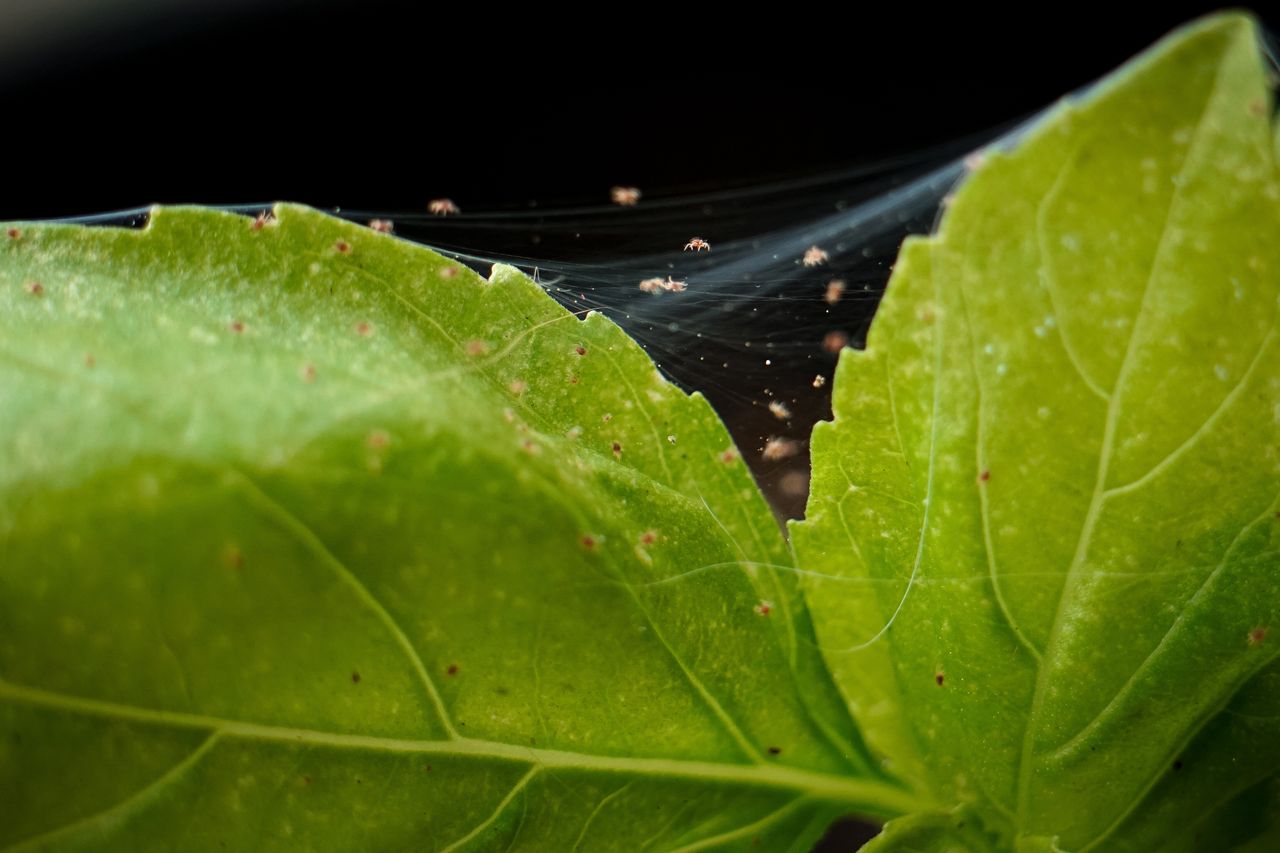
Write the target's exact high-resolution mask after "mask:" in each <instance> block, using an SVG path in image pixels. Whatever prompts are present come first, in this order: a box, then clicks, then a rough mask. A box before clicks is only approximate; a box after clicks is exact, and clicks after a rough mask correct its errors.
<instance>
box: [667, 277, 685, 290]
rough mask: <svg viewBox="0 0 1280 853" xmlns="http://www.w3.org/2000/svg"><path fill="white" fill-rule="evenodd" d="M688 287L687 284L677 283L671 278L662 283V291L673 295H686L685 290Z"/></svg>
mask: <svg viewBox="0 0 1280 853" xmlns="http://www.w3.org/2000/svg"><path fill="white" fill-rule="evenodd" d="M687 286H688V284H687V283H686V282H683V281H675V280H674V279H672V278H671V276H667V280H666V281H664V282H662V289H663V290H668V291H670V292H672V293H684V289H685V288H686V287H687Z"/></svg>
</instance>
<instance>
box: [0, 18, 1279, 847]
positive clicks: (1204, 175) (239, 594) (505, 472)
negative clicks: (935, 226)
mask: <svg viewBox="0 0 1280 853" xmlns="http://www.w3.org/2000/svg"><path fill="white" fill-rule="evenodd" d="M1255 39H1256V34H1255V31H1254V28H1253V25H1252V24H1251V22H1249V21H1248V20H1247V19H1245V18H1242V17H1239V16H1226V17H1219V18H1216V19H1212V20H1209V21H1206V22H1203V23H1201V24H1198V25H1196V26H1194V27H1192V28H1190V29H1188V30H1185V31H1182V32H1180V33H1178V34H1175V36H1173V37H1171V38H1170V39H1169V40H1167V41H1166V42H1164V43H1162V44H1161V45H1160V46H1158V47H1157V48H1156V49H1155V50H1153V51H1152V52H1151V53H1149V54H1148V55H1146V56H1145V57H1143V58H1141V59H1140V60H1138V61H1137V62H1136V63H1135V64H1134V65H1133V66H1131V67H1130V68H1128V69H1126V70H1124V71H1123V72H1121V73H1120V74H1119V75H1118V76H1117V77H1116V78H1114V80H1113V81H1112V82H1109V83H1107V84H1105V85H1103V86H1102V87H1100V88H1099V89H1097V90H1096V91H1094V92H1093V93H1091V94H1090V95H1089V96H1087V97H1086V98H1085V99H1083V100H1081V101H1080V102H1078V103H1076V104H1073V105H1067V106H1063V107H1061V108H1059V109H1058V110H1056V111H1055V112H1054V113H1053V114H1052V115H1051V116H1050V117H1049V118H1047V119H1046V120H1044V121H1043V122H1041V123H1040V125H1039V126H1038V127H1037V129H1036V130H1034V131H1033V132H1032V133H1031V134H1030V135H1029V136H1028V137H1027V138H1026V139H1025V140H1023V141H1021V142H1020V143H1018V144H1017V146H1016V147H1014V148H1013V149H1012V150H1011V151H1009V152H1006V153H991V154H990V155H988V157H987V160H986V162H985V164H984V165H983V166H982V167H981V168H980V169H978V170H977V171H976V172H975V173H974V174H973V175H972V176H971V177H970V178H969V179H968V180H967V181H966V182H965V184H964V186H962V187H961V188H960V190H959V191H958V193H957V194H956V197H955V199H954V201H953V203H952V204H951V205H950V209H949V211H948V213H947V214H946V216H945V218H944V220H943V224H942V227H941V230H940V232H939V234H938V235H936V236H935V237H932V238H929V239H927V240H913V241H910V242H909V243H908V244H907V245H906V246H905V247H904V249H903V253H902V257H901V259H900V262H899V264H898V266H897V269H896V271H895V274H894V277H893V280H892V282H891V283H890V287H889V295H888V297H887V298H886V300H885V303H884V305H883V307H882V311H881V313H880V314H879V316H878V317H877V319H876V322H875V325H874V327H873V329H872V333H871V336H870V347H869V349H868V350H867V351H866V352H862V353H855V352H852V351H847V352H846V353H845V354H844V357H843V358H842V362H841V366H840V370H839V374H838V377H837V381H836V403H835V407H836V420H835V422H834V423H833V424H829V425H823V426H821V427H820V428H819V429H818V430H817V431H816V433H815V437H814V449H815V475H814V493H813V496H812V498H811V503H810V508H809V520H808V521H806V522H804V523H802V524H799V525H796V526H794V527H793V539H794V545H795V550H796V553H797V555H798V557H799V559H800V562H799V564H798V565H799V567H800V570H797V569H796V565H797V564H796V563H795V562H794V561H793V558H792V554H791V551H790V549H789V547H788V545H787V542H786V541H785V540H784V539H783V537H782V536H781V535H780V533H779V531H778V529H777V527H776V525H775V524H774V521H773V518H772V516H771V514H770V512H769V510H768V508H767V507H766V505H765V503H764V501H763V499H762V498H761V496H760V494H759V492H758V491H757V490H756V488H755V486H754V484H753V483H752V481H751V478H750V476H749V474H748V472H747V470H746V468H745V466H744V465H743V464H742V461H741V458H740V456H739V454H738V453H737V451H736V450H735V449H734V448H733V446H732V444H731V442H730V440H729V437H728V435H727V433H726V432H725V430H724V428H723V426H722V425H721V424H720V423H719V421H718V420H717V418H716V417H715V415H714V413H713V412H712V411H711V409H710V407H709V406H708V405H707V404H706V402H705V401H704V400H703V399H702V398H701V397H699V396H698V395H696V394H695V395H693V396H688V395H685V394H684V393H682V392H681V391H679V390H678V389H676V388H674V387H673V386H671V385H670V384H669V383H667V382H666V381H664V380H663V379H662V377H660V376H659V375H658V374H657V373H656V371H655V369H654V367H653V365H652V363H651V362H650V361H649V360H648V358H647V357H646V356H645V354H644V353H643V351H642V350H641V349H640V348H639V347H638V346H637V345H636V344H635V343H634V342H632V341H631V340H630V339H629V338H627V337H626V336H625V335H624V334H623V333H622V332H621V331H620V330H619V329H618V328H617V327H616V326H614V325H613V324H612V323H610V322H609V321H607V320H606V319H604V318H603V317H600V316H598V315H595V314H590V315H586V316H585V317H579V316H575V315H573V314H571V313H569V312H567V311H566V310H564V309H563V308H561V307H559V306H558V305H556V304H555V303H554V302H553V301H552V300H551V299H550V298H549V297H548V296H547V295H546V294H545V293H543V292H542V290H541V289H540V288H539V287H538V286H537V285H536V284H534V283H533V282H531V281H530V280H529V279H527V278H526V277H524V276H523V275H521V274H520V273H519V272H517V271H516V270H514V269H511V268H508V267H502V266H498V267H495V268H494V271H493V273H492V275H491V276H490V277H489V278H488V279H485V278H482V277H480V276H478V275H476V274H475V273H473V272H472V271H470V270H469V269H467V268H465V267H462V266H460V265H458V264H456V263H454V262H451V261H449V260H447V259H445V258H442V257H440V256H439V255H436V254H434V253H432V252H430V251H428V250H426V249H424V248H421V247H418V246H415V245H412V244H409V243H406V242H404V241H400V240H397V239H395V238H393V237H391V236H389V235H386V234H380V233H376V232H374V231H371V230H368V229H364V228H360V227H358V226H355V225H352V224H350V223H346V222H342V221H339V220H336V219H333V218H331V217H328V216H325V215H323V214H320V213H318V212H315V211H312V210H308V209H306V208H302V207H296V206H280V207H278V208H277V209H276V212H275V213H276V215H275V218H274V219H273V220H268V221H258V222H254V221H252V220H250V219H246V218H244V217H241V216H236V215H233V214H229V213H225V212H218V211H211V210H203V209H185V208H175V209H157V210H156V211H155V212H154V213H153V215H152V217H151V220H150V222H149V224H148V226H147V227H146V228H145V229H143V230H139V231H130V230H123V229H110V228H84V227H77V226H65V225H48V224H23V223H19V224H14V225H12V226H4V231H3V232H2V233H0V804H2V806H0V808H2V811H3V819H2V820H0V846H5V847H6V848H12V849H21V850H70V849H84V850H127V851H145V850H157V851H161V850H165V851H167V850H201V849H211V850H218V849H227V850H301V849H307V850H333V851H345V850H352V849H368V850H401V849H413V850H437V851H440V850H505V849H521V850H555V851H561V850H580V851H598V850H627V851H631V850H641V849H648V850H686V851H692V850H710V849H716V850H736V849H743V850H789V851H802V850H805V849H807V848H808V847H809V846H810V845H811V844H812V843H813V842H814V840H815V839H816V838H817V837H818V836H819V835H820V834H821V833H822V832H823V830H824V829H825V828H826V827H827V826H828V825H829V824H830V823H831V821H832V820H833V819H834V818H835V817H837V816H838V815H840V814H845V813H858V814H862V815H866V816H869V817H872V818H882V819H891V818H897V819H896V820H892V821H891V822H890V823H889V824H888V826H887V828H886V830H885V832H884V834H882V836H881V837H880V838H879V839H877V840H876V841H875V842H873V847H874V849H876V850H879V851H904V850H945V849H958V850H974V851H983V850H999V849H1014V848H1017V849H1019V850H1025V851H1033V850H1044V851H1048V850H1053V849H1062V850H1117V851H1120V850H1125V851H1127V850H1150V849H1157V848H1158V849H1186V850H1199V849H1207V848H1214V849H1217V848H1225V847H1231V846H1232V845H1233V844H1237V843H1245V842H1250V843H1253V844H1254V845H1261V846H1258V847H1257V849H1259V850H1261V849H1265V847H1266V845H1267V843H1268V838H1270V840H1271V841H1272V842H1274V841H1275V837H1274V834H1275V833H1276V831H1277V830H1276V824H1277V820H1276V817H1277V814H1280V805H1277V798H1278V797H1280V793H1278V791H1277V783H1276V766H1277V762H1280V668H1278V667H1277V665H1276V664H1275V662H1274V661H1275V650H1276V649H1277V648H1280V645H1278V644H1277V636H1280V592H1278V590H1277V587H1278V585H1280V566H1278V557H1277V552H1278V548H1277V544H1278V542H1280V521H1278V520H1277V512H1278V511H1280V505H1278V504H1277V492H1278V491H1280V446H1278V445H1280V441H1278V436H1280V358H1278V357H1277V351H1276V347H1277V345H1276V340H1275V339H1276V316H1277V306H1278V297H1280V240H1278V239H1277V237H1278V236H1280V228H1278V227H1277V226H1278V225H1280V222H1277V216H1278V211H1280V208H1278V207H1277V198H1278V197H1280V193H1278V192H1277V172H1276V164H1275V154H1274V144H1273V139H1272V136H1271V133H1270V130H1269V128H1270V123H1269V115H1270V99H1269V94H1268V92H1267V91H1266V88H1265V79H1264V74H1263V68H1262V64H1261V61H1260V58H1259V53H1258V49H1257V46H1256V43H1255ZM1273 626H1274V629H1275V633H1269V632H1271V630H1272V627H1273ZM855 721H856V722H855ZM1268 834H1270V835H1268Z"/></svg>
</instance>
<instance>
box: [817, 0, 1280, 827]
mask: <svg viewBox="0 0 1280 853" xmlns="http://www.w3.org/2000/svg"><path fill="white" fill-rule="evenodd" d="M1269 116H1270V93H1269V92H1268V91H1267V88H1266V84H1265V77H1264V70H1263V64H1262V59H1261V57H1260V55H1259V50H1258V46H1257V34H1256V32H1255V28H1254V26H1253V24H1252V22H1251V21H1250V20H1248V19H1247V18H1244V17H1242V16H1238V15H1228V16H1220V17H1216V18H1212V19H1208V20H1206V21H1204V22H1201V23H1199V24H1197V25H1194V26H1193V27H1191V28H1189V29H1187V30H1184V31H1182V32H1179V33H1177V34H1175V35H1174V36H1172V37H1170V38H1169V39H1167V40H1166V41H1165V42H1163V43H1161V44H1160V45H1159V46H1157V47H1156V48H1154V49H1153V50H1152V51H1151V52H1150V53H1148V54H1147V55H1145V56H1144V57H1142V58H1140V59H1139V60H1136V61H1135V63H1134V64H1133V66H1132V67H1130V68H1129V69H1127V70H1125V71H1124V72H1122V73H1120V74H1119V75H1117V76H1116V77H1115V78H1113V79H1111V80H1109V81H1107V82H1105V83H1104V84H1102V85H1101V86H1099V87H1097V88H1096V89H1095V90H1094V91H1091V92H1090V93H1088V94H1087V95H1086V96H1084V97H1083V98H1081V99H1080V100H1079V101H1076V102H1068V103H1066V104H1063V105H1061V106H1060V107H1059V108H1058V109H1056V110H1055V111H1054V113H1053V114H1052V115H1051V116H1050V117H1048V118H1047V119H1045V120H1044V121H1042V122H1041V123H1040V124H1039V125H1037V127H1036V128H1035V129H1034V130H1033V131H1032V132H1031V133H1030V134H1029V135H1028V137H1027V138H1025V139H1023V140H1021V141H1019V142H1018V143H1017V144H1016V145H1015V146H1013V148H1012V150H1009V151H1006V152H989V153H988V154H987V156H986V160H985V163H984V164H982V165H981V166H980V167H979V168H978V169H977V170H976V171H975V172H974V173H972V174H971V175H970V176H969V177H968V178H967V180H966V181H965V184H964V185H963V186H962V187H961V189H960V191H959V192H958V193H957V194H956V196H955V199H954V202H953V203H952V204H951V206H950V207H949V209H948V210H947V212H946V214H945V215H944V217H943V220H942V222H941V225H940V229H939V232H938V233H937V234H936V235H935V236H933V237H931V238H927V239H915V240H912V241H909V243H908V244H907V245H906V246H904V248H903V251H902V254H901V256H900V258H899V262H898V265H897V267H896V268H895V272H894V276H893V279H892V281H891V282H890V285H889V289H888V295H887V297H886V299H885V301H884V303H883V305H882V307H881V310H880V313H879V314H878V315H877V317H876V319H875V323H874V325H873V327H872V330H871V333H870V336H869V339H868V344H869V345H868V349H867V350H866V351H865V352H853V351H846V352H845V353H844V354H843V356H842V359H841V364H840V367H839V370H838V373H837V378H836V382H835V404H834V408H835V415H836V416H835V420H834V422H833V423H829V424H821V425H819V428H818V429H817V430H815V434H814V440H813V451H814V459H815V472H814V484H813V493H812V495H811V499H810V505H809V512H808V519H807V520H806V521H805V522H803V523H800V524H798V525H796V526H795V527H794V528H793V530H794V533H793V537H794V542H795V545H796V549H797V554H798V556H799V558H800V564H801V566H802V568H804V569H805V572H806V574H805V577H806V581H805V583H806V594H807V597H808V600H809V603H810V607H811V610H812V612H813V613H814V618H815V624H816V627H817V631H818V636H819V640H820V642H821V644H822V645H823V648H824V650H825V652H826V655H827V659H828V661H829V663H830V665H831V667H832V670H833V673H834V674H835V677H836V680H837V682H838V683H839V684H840V685H841V687H842V688H843V689H844V691H845V694H846V696H847V697H848V698H849V700H850V703H851V706H852V707H853V710H854V714H855V716H856V717H857V719H858V720H859V722H860V723H861V725H862V727H863V730H864V732H865V735H866V737H867V739H868V741H869V743H870V744H871V745H872V747H874V748H875V749H877V750H878V751H879V752H881V753H882V754H883V755H885V756H886V757H887V758H888V760H889V761H890V763H891V768H892V769H894V770H895V771H896V772H898V773H900V774H901V775H902V776H903V777H904V778H906V779H908V780H911V781H913V782H915V783H916V784H918V785H920V786H922V787H923V788H926V789H927V790H929V791H930V792H931V793H932V795H933V796H934V797H935V798H937V799H938V800H939V801H940V802H944V803H948V802H950V803H972V804H975V805H976V806H977V807H978V809H979V811H980V813H981V814H982V816H983V819H984V821H985V822H986V823H987V825H988V826H991V827H993V828H994V829H996V830H999V831H1000V832H1002V833H1003V834H1004V836H1005V837H1006V839H1007V841H1008V842H1009V843H1011V844H1012V843H1017V844H1019V845H1020V846H1021V847H1022V848H1023V849H1033V848H1035V847H1036V846H1037V845H1041V846H1043V845H1045V844H1053V843H1056V844H1057V845H1059V846H1061V848H1062V849H1066V850H1081V851H1083V850H1152V849H1175V848H1176V849H1183V848H1182V847H1178V845H1183V846H1185V847H1186V849H1207V847H1213V846H1214V845H1213V844H1212V843H1209V844H1207V845H1206V838H1212V837H1214V836H1213V834H1212V832H1210V833H1209V835H1207V836H1206V835H1204V834H1202V832H1203V831H1204V830H1205V829H1206V828H1210V829H1212V830H1213V831H1218V830H1222V829H1223V828H1224V827H1226V826H1227V825H1232V826H1233V827H1234V829H1233V830H1232V832H1233V833H1234V834H1235V835H1241V833H1242V830H1243V829H1246V828H1247V829H1249V831H1250V832H1252V833H1254V834H1256V833H1257V832H1260V831H1262V830H1263V829H1264V828H1266V827H1267V826H1274V825H1275V823H1276V821H1277V816H1280V809H1277V806H1276V789H1277V775H1276V774H1277V767H1278V766H1280V665H1278V664H1277V661H1276V654H1277V650H1280V641H1278V640H1280V503H1278V501H1277V498H1278V496H1280V350H1278V346H1277V308H1278V305H1280V216H1278V213H1280V204H1278V203H1277V201H1278V199H1280V189H1278V185H1277V173H1276V163H1275V149H1274V145H1273V141H1272V140H1273V137H1272V130H1271V124H1270V120H1269ZM1242 815H1249V822H1248V823H1249V826H1248V827H1244V825H1243V824H1242V823H1241V821H1240V820H1238V818H1240V817H1241V816H1242ZM1248 835H1249V832H1243V837H1248ZM1241 840H1243V839H1241ZM1197 845H1199V846H1197ZM885 849H891V848H888V847H886V848H885ZM903 849H905V848H903Z"/></svg>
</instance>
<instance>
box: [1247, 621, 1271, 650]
mask: <svg viewBox="0 0 1280 853" xmlns="http://www.w3.org/2000/svg"><path fill="white" fill-rule="evenodd" d="M1266 638H1267V629H1266V628H1264V627H1262V626H1261V625H1259V626H1258V627H1257V628H1254V629H1252V630H1250V631H1249V645H1251V646H1260V645H1262V641H1263V640H1265V639H1266Z"/></svg>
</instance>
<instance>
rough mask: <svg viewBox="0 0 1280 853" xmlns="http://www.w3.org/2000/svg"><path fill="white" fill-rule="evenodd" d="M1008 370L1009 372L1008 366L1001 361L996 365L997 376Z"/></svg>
mask: <svg viewBox="0 0 1280 853" xmlns="http://www.w3.org/2000/svg"><path fill="white" fill-rule="evenodd" d="M1008 372H1009V366H1008V365H1007V364H1005V363H1004V362H1003V361H1002V362H1000V363H999V364H997V365H996V375H997V376H1004V375H1005V374H1006V373H1008Z"/></svg>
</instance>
